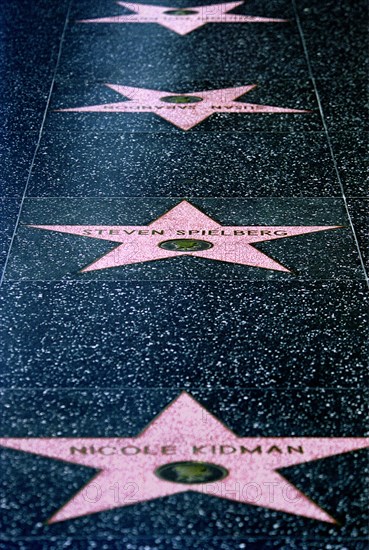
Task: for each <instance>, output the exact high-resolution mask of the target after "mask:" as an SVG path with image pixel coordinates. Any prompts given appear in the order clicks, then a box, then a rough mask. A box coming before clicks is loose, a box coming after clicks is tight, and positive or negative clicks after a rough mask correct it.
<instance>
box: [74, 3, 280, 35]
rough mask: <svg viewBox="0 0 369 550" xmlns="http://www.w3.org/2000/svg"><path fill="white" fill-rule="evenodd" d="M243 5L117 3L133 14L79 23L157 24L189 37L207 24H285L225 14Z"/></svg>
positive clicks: (271, 20) (273, 20) (263, 18)
mask: <svg viewBox="0 0 369 550" xmlns="http://www.w3.org/2000/svg"><path fill="white" fill-rule="evenodd" d="M243 3H244V2H226V3H224V4H212V5H209V6H197V7H190V8H177V7H174V8H170V7H168V6H152V5H150V4H132V3H130V2H117V4H118V5H119V6H122V7H123V8H127V9H129V10H131V11H133V12H134V13H133V14H132V15H118V16H113V17H103V18H100V19H84V20H82V21H79V23H158V24H159V25H162V26H163V27H166V28H167V29H170V30H172V31H174V32H176V33H177V34H181V35H185V34H188V33H190V32H191V31H193V30H195V29H197V28H199V27H202V26H204V25H206V24H207V23H286V19H270V18H267V17H252V16H249V15H235V14H232V13H228V12H229V11H230V10H233V9H234V8H237V7H238V6H242V4H243Z"/></svg>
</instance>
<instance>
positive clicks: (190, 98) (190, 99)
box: [160, 95, 203, 104]
mask: <svg viewBox="0 0 369 550" xmlns="http://www.w3.org/2000/svg"><path fill="white" fill-rule="evenodd" d="M160 101H164V102H165V103H179V104H182V103H199V101H203V99H202V97H198V96H196V95H166V96H165V97H161V98H160Z"/></svg>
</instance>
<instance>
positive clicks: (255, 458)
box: [0, 393, 369, 523]
mask: <svg viewBox="0 0 369 550" xmlns="http://www.w3.org/2000/svg"><path fill="white" fill-rule="evenodd" d="M0 445H1V446H3V447H7V448H10V449H15V450H18V451H24V452H28V453H32V454H37V455H41V456H44V457H48V458H54V459H57V460H62V461H66V462H70V463H72V464H79V465H83V466H88V467H90V468H95V469H98V470H99V471H98V473H97V474H96V475H95V477H93V478H92V479H91V480H90V481H89V482H88V484H87V485H86V486H85V487H84V488H82V489H81V490H80V491H79V492H78V493H77V494H76V495H75V496H74V497H72V498H71V499H70V500H69V501H68V502H67V503H66V504H65V505H64V506H63V507H62V508H61V509H60V510H59V511H57V512H56V513H54V515H53V516H52V517H51V518H50V519H49V521H48V523H55V522H59V521H64V520H68V519H72V518H76V517H81V516H85V515H88V514H93V513H96V512H102V511H104V510H112V509H114V508H119V507H121V506H127V505H133V504H137V503H139V502H144V501H147V500H152V499H155V498H159V497H166V496H169V495H174V494H176V493H182V492H184V491H196V492H200V493H203V494H207V495H211V496H213V497H218V498H225V499H229V500H233V501H237V502H242V503H244V504H251V505H257V506H260V507H264V508H269V509H273V510H278V511H280V512H285V513H288V514H295V515H297V516H304V517H307V518H311V519H315V520H319V521H325V522H329V523H336V521H335V519H334V518H333V517H331V516H330V515H329V514H328V513H327V512H325V511H324V510H323V509H322V508H320V507H319V506H318V505H317V504H315V503H314V502H313V501H312V500H310V498H309V497H307V496H305V495H304V494H303V493H302V492H300V491H299V490H298V489H297V488H296V487H295V486H294V485H292V484H291V483H290V482H289V481H287V479H286V478H285V477H283V476H282V474H280V473H279V471H278V470H280V469H281V468H287V467H291V466H295V465H298V464H304V463H306V462H310V461H313V460H319V459H322V458H326V457H330V456H334V455H338V454H342V453H348V452H350V451H354V450H358V449H364V448H366V447H369V438H359V437H355V438H354V437H347V438H337V437H332V438H319V437H237V436H236V435H235V434H234V433H233V432H232V431H231V430H229V429H228V428H227V427H226V426H224V425H223V424H222V423H221V422H220V421H219V420H217V419H216V418H215V417H214V416H213V415H211V414H210V413H209V412H208V411H207V410H206V409H204V408H203V407H202V406H201V405H200V404H199V403H198V402H197V401H195V400H194V399H193V398H192V397H191V396H190V395H188V394H186V393H182V394H181V395H180V396H179V397H178V398H177V399H175V400H174V401H173V402H172V403H171V404H170V405H169V406H168V407H167V408H166V409H165V410H164V411H162V412H161V413H160V414H159V416H157V417H156V418H155V419H154V420H153V421H152V422H151V424H149V425H148V427H146V429H144V431H143V432H142V433H140V434H139V435H138V436H137V437H130V438H119V437H115V438H111V437H110V438H101V437H100V438H1V439H0Z"/></svg>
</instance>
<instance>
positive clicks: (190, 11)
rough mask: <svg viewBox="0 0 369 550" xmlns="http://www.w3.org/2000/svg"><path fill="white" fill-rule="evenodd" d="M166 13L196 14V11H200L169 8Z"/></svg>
mask: <svg viewBox="0 0 369 550" xmlns="http://www.w3.org/2000/svg"><path fill="white" fill-rule="evenodd" d="M164 13H165V15H195V13H199V12H197V11H195V10H181V9H179V10H167V11H165V12H164Z"/></svg>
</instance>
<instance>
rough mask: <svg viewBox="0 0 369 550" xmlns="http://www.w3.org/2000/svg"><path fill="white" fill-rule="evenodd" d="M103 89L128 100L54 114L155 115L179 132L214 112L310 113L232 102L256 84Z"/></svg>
mask: <svg viewBox="0 0 369 550" xmlns="http://www.w3.org/2000/svg"><path fill="white" fill-rule="evenodd" d="M105 86H107V87H108V88H111V89H112V90H114V91H115V92H117V93H118V94H121V95H123V96H125V97H126V98H128V100H126V101H121V102H118V103H105V104H101V105H88V106H84V107H71V108H68V109H57V111H59V112H75V113H77V112H78V113H155V114H156V115H158V116H160V117H161V118H164V119H165V120H166V121H168V122H170V123H171V124H174V126H177V127H178V128H181V129H182V130H190V129H191V128H193V127H194V126H197V124H199V123H200V122H202V121H203V120H205V119H206V118H208V117H209V116H210V115H212V114H214V113H241V114H257V113H269V114H275V113H291V114H301V113H302V114H306V113H310V111H307V110H302V109H288V108H284V107H273V106H272V105H257V104H254V103H245V102H242V101H235V100H236V99H238V98H239V97H241V96H242V95H244V94H246V93H248V92H250V91H251V90H253V89H254V88H256V87H257V85H256V84H252V85H250V86H240V87H237V88H222V89H219V90H211V91H206V92H193V93H185V94H175V93H173V92H166V91H163V90H150V89H146V88H135V87H132V86H120V85H116V84H105Z"/></svg>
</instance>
